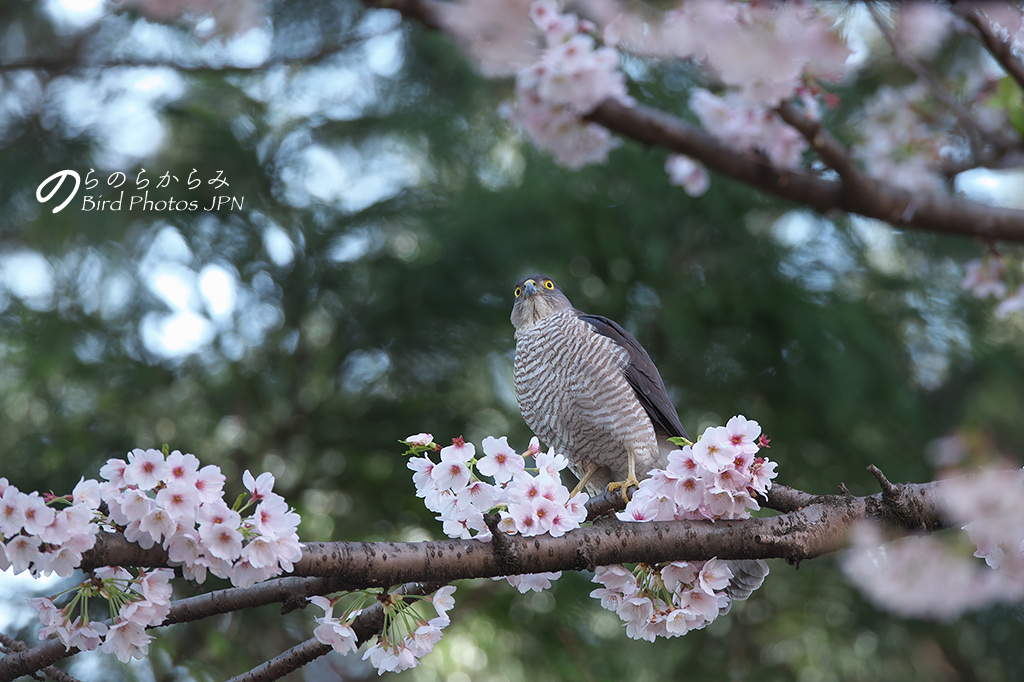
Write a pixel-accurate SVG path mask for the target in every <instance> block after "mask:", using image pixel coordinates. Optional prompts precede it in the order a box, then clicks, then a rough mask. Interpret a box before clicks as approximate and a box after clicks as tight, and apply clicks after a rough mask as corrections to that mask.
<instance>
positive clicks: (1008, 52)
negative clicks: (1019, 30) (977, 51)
mask: <svg viewBox="0 0 1024 682" xmlns="http://www.w3.org/2000/svg"><path fill="white" fill-rule="evenodd" d="M952 10H953V12H955V13H956V14H958V15H960V16H961V17H963V18H964V20H966V21H967V22H968V23H969V24H971V25H972V26H974V27H975V28H976V29H978V33H979V34H980V35H981V42H982V43H984V45H985V49H987V50H988V51H989V53H990V54H991V55H992V56H993V57H995V60H996V61H997V62H999V65H1000V66H1002V67H1003V70H1004V71H1006V73H1008V74H1009V75H1010V77H1011V78H1013V80H1015V81H1016V82H1017V85H1019V86H1020V87H1021V89H1024V63H1022V62H1021V61H1020V60H1019V59H1017V57H1016V55H1014V54H1013V47H1012V44H1011V41H1010V40H1001V39H999V38H998V37H997V36H996V34H995V32H994V31H993V30H992V24H991V23H989V20H988V19H987V18H986V17H985V16H984V15H982V13H981V12H980V11H979V10H978V5H976V4H973V3H971V4H968V3H958V4H954V5H953V8H952Z"/></svg>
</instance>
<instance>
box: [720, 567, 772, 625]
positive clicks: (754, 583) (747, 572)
mask: <svg viewBox="0 0 1024 682" xmlns="http://www.w3.org/2000/svg"><path fill="white" fill-rule="evenodd" d="M728 564H729V569H730V570H732V580H731V581H730V582H729V586H728V587H727V588H725V593H726V594H728V595H729V603H728V604H727V605H726V606H724V607H722V610H721V613H720V615H725V614H727V613H729V609H730V608H732V603H733V602H734V601H743V600H744V599H746V598H747V597H749V596H750V594H751V593H752V592H753V591H754V590H756V589H757V588H759V587H761V583H763V582H764V579H765V576H767V575H768V564H766V563H765V562H764V561H762V560H760V559H742V560H734V561H729V562H728Z"/></svg>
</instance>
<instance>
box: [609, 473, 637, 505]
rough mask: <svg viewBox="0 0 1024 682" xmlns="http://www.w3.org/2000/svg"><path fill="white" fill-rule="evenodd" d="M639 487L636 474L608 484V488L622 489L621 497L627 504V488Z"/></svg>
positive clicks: (610, 489) (612, 489)
mask: <svg viewBox="0 0 1024 682" xmlns="http://www.w3.org/2000/svg"><path fill="white" fill-rule="evenodd" d="M634 486H635V487H638V488H639V487H640V481H638V480H636V476H629V477H627V478H626V480H625V481H614V482H612V483H609V484H608V490H609V491H614V490H619V489H620V488H621V489H622V499H623V500H624V501H625V502H626V503H627V504H628V503H629V489H630V488H632V487H634Z"/></svg>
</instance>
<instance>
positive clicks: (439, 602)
mask: <svg viewBox="0 0 1024 682" xmlns="http://www.w3.org/2000/svg"><path fill="white" fill-rule="evenodd" d="M454 592H455V587H454V586H452V585H449V586H447V587H442V588H441V589H439V590H438V591H437V592H435V593H434V594H433V595H432V596H430V597H420V596H417V595H401V594H398V593H397V592H392V593H390V594H377V593H373V592H363V593H360V594H359V595H358V596H357V599H356V600H355V601H354V603H353V604H351V605H350V606H349V607H348V608H347V609H345V610H344V613H343V615H341V616H335V615H334V609H335V606H336V605H337V604H338V602H339V599H328V598H327V597H319V596H318V597H310V598H309V601H311V602H313V603H314V604H316V605H317V606H319V607H320V608H322V609H323V610H324V615H323V617H321V618H317V619H316V622H317V623H318V625H317V627H316V629H315V630H313V636H314V637H316V638H317V640H319V641H320V642H322V643H324V644H327V645H329V646H330V647H331V648H333V649H334V650H335V651H337V652H338V653H341V654H347V653H349V652H351V651H355V650H356V648H357V647H358V646H359V638H358V636H357V634H356V632H355V630H354V629H353V627H352V623H353V621H354V620H355V618H356V617H357V616H358V615H359V614H360V613H362V612H363V609H364V608H365V605H366V604H367V603H368V602H369V600H371V599H372V600H375V601H377V602H379V603H380V604H381V606H382V607H383V609H384V627H383V628H382V629H381V632H380V633H379V634H378V635H377V641H375V642H374V643H373V644H372V645H371V646H369V647H367V649H366V651H365V652H364V653H363V659H364V660H365V659H367V658H369V659H370V662H371V663H372V664H373V666H374V667H375V668H377V673H378V674H380V675H383V674H384V673H385V672H400V671H402V670H406V669H408V668H413V667H415V666H416V665H417V664H418V663H419V661H420V659H421V658H423V656H425V655H426V654H428V653H430V652H431V651H432V650H433V649H434V644H436V643H437V641H438V640H440V639H441V630H443V629H444V628H445V627H446V626H447V625H448V623H450V622H451V621H450V619H449V617H448V611H450V610H451V609H452V607H453V606H454V605H455V600H454V599H452V594H453V593H454ZM424 601H427V602H430V604H431V606H432V607H433V609H434V612H435V614H436V615H435V616H434V617H433V618H431V619H429V620H428V619H426V618H424V617H423V615H422V614H421V613H420V611H419V610H418V609H417V604H420V603H422V602H424Z"/></svg>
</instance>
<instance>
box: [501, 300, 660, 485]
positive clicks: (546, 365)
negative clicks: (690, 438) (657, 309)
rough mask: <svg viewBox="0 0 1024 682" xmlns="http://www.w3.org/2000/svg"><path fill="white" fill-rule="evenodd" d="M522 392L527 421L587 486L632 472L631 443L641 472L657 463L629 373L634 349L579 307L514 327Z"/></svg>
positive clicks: (516, 367) (655, 447)
mask: <svg viewBox="0 0 1024 682" xmlns="http://www.w3.org/2000/svg"><path fill="white" fill-rule="evenodd" d="M515 338H516V354H515V365H514V372H513V373H514V379H515V389H516V399H517V400H518V401H519V409H520V410H521V412H522V414H523V418H524V419H525V420H526V423H527V425H529V427H530V428H531V429H532V430H533V432H534V433H535V434H537V436H538V437H539V438H540V439H541V441H543V442H544V443H545V444H546V445H548V446H550V447H553V448H554V449H555V451H556V452H560V453H562V454H564V455H565V456H566V457H567V458H568V459H569V463H570V469H572V471H573V473H574V474H576V475H577V477H581V476H583V475H584V474H585V473H586V472H587V471H589V470H590V469H591V468H593V467H594V466H597V467H599V468H598V471H597V472H596V473H595V474H594V476H592V477H591V479H590V481H589V483H588V485H587V488H588V489H589V490H590V491H591V492H592V493H596V492H600V491H601V490H603V489H604V488H606V487H607V485H608V483H610V482H612V481H621V480H623V479H624V478H625V477H626V474H627V444H630V446H631V447H632V448H633V450H634V455H635V457H636V465H637V474H638V475H639V476H641V477H643V476H644V475H646V473H647V471H648V470H650V469H651V468H653V467H654V466H656V464H657V459H658V443H657V440H656V438H655V433H654V427H653V426H652V425H651V420H650V418H649V417H648V416H647V413H646V411H645V410H644V408H643V406H642V405H641V404H640V401H639V400H637V398H636V395H635V393H634V391H633V389H632V387H631V386H630V385H629V384H628V382H627V381H626V378H625V376H624V375H623V369H624V368H625V366H626V365H627V363H628V362H629V353H628V352H627V351H626V350H625V349H624V348H622V347H621V346H619V345H618V344H617V343H615V341H613V340H612V339H610V338H608V337H606V336H603V335H601V334H598V333H597V332H595V331H594V329H593V328H592V327H591V326H590V325H589V324H588V323H587V322H585V321H583V320H581V319H579V317H577V315H576V313H575V311H571V310H569V311H564V312H561V313H556V314H554V315H550V316H548V317H545V318H543V319H541V320H539V321H537V322H536V323H535V324H533V325H531V326H529V327H526V328H523V329H519V330H517V331H516V335H515Z"/></svg>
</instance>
